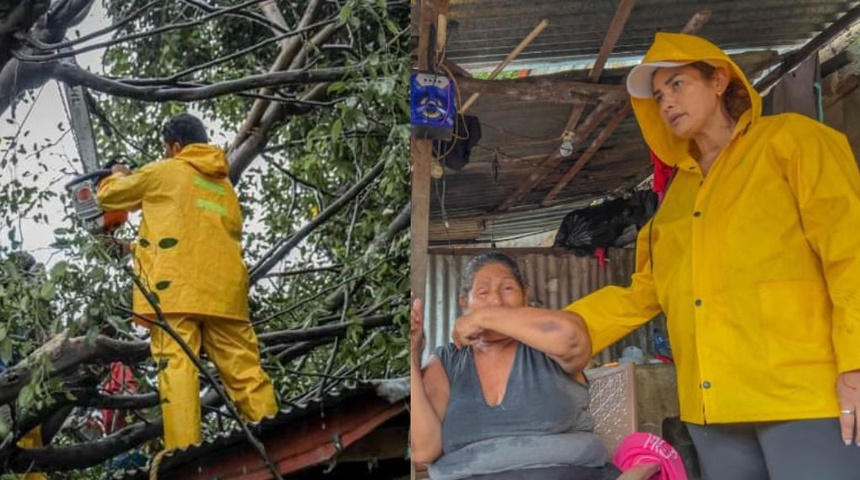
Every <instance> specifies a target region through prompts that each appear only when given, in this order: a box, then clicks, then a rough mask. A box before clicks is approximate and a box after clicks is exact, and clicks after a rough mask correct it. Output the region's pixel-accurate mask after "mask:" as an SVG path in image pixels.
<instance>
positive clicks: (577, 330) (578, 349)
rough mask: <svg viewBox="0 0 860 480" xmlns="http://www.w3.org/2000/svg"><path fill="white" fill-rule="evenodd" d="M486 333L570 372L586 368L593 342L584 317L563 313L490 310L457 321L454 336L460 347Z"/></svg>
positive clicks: (526, 309)
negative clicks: (517, 343) (532, 350)
mask: <svg viewBox="0 0 860 480" xmlns="http://www.w3.org/2000/svg"><path fill="white" fill-rule="evenodd" d="M484 330H491V331H494V332H498V333H500V334H502V335H505V336H508V337H511V338H514V339H516V340H519V341H520V342H522V343H525V344H526V345H528V346H530V347H532V348H535V349H537V350H540V351H542V352H544V353H546V354H547V355H549V356H550V357H551V358H552V359H553V360H555V361H556V362H558V364H559V365H561V368H563V369H564V371H566V372H568V373H577V372H580V371H582V369H583V368H585V365H586V364H588V360H589V358H591V339H590V338H589V336H588V328H587V327H586V326H585V322H584V321H583V319H582V317H580V316H579V315H577V314H576V313H573V312H567V311H564V310H549V309H545V308H533V307H520V308H511V307H487V308H481V309H476V310H474V311H473V312H472V313H470V314H467V315H463V316H462V317H460V318H458V319H457V322H456V324H455V325H454V331H453V333H452V334H451V336H452V337H453V339H454V343H455V344H457V346H458V347H463V346H466V345H472V344H474V343H476V342H477V341H478V340H479V335H480V333H481V332H482V331H484Z"/></svg>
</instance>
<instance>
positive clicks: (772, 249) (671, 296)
mask: <svg viewBox="0 0 860 480" xmlns="http://www.w3.org/2000/svg"><path fill="white" fill-rule="evenodd" d="M694 60H706V61H708V62H709V63H712V64H716V63H719V62H724V63H723V64H724V65H726V66H727V67H730V69H731V72H732V75H733V76H734V77H737V78H739V79H741V80H742V81H743V83H744V85H746V88H747V90H748V92H749V95H750V97H751V100H752V108H751V109H750V110H748V111H747V112H746V113H745V114H744V115H743V116H742V117H741V118H740V119H739V121H738V124H737V127H736V128H735V130H734V133H733V136H732V139H731V141H730V142H729V144H728V145H727V146H726V147H725V149H724V150H723V151H722V152H721V153H720V156H719V157H718V158H717V159H716V160H715V162H714V164H713V165H712V166H711V168H710V170H709V172H708V175H707V177H703V175H702V171H701V170H700V168H699V166H698V164H697V163H696V161H695V160H694V159H693V158H692V157H691V156H690V154H689V153H688V142H687V141H686V140H682V139H680V138H678V137H675V136H674V135H673V134H672V133H671V132H670V130H669V129H668V128H667V127H666V126H665V123H664V122H663V120H662V119H661V118H660V113H659V110H658V106H657V103H656V101H655V100H654V99H651V98H646V99H637V98H634V99H632V102H633V108H634V111H635V113H636V117H637V120H638V122H639V125H640V126H641V128H642V133H643V135H644V137H645V140H646V141H647V143H648V145H649V146H650V147H651V149H652V150H653V151H654V152H655V153H656V154H657V155H658V156H659V157H660V158H661V159H662V160H663V161H665V162H666V163H668V164H670V165H674V166H676V167H677V168H678V170H677V174H676V176H675V179H674V181H673V182H672V184H671V186H670V187H669V190H668V192H667V193H666V197H665V200H664V203H663V204H662V205H661V207H660V209H659V210H658V212H657V214H656V215H655V217H654V219H653V220H652V221H651V222H650V224H649V225H646V226H645V227H644V228H643V229H642V231H641V232H640V234H639V238H638V242H637V250H636V251H637V255H636V272H635V273H634V275H633V278H632V284H631V286H630V287H628V288H620V287H614V286H610V287H606V288H603V289H601V290H599V291H597V292H595V293H593V294H591V295H589V296H587V297H585V298H584V299H581V300H579V301H576V302H574V303H572V304H571V305H569V306H568V307H567V309H568V310H571V311H574V312H577V313H579V314H580V315H582V316H583V317H584V318H585V321H586V323H587V324H588V327H589V331H590V333H591V335H592V339H593V344H594V347H593V350H594V352H595V353H596V352H599V351H600V350H602V349H604V348H606V347H607V346H609V345H610V344H612V343H614V342H615V341H617V340H619V339H620V338H621V337H623V336H624V335H626V334H627V333H629V332H631V331H632V330H634V329H635V328H636V327H638V326H640V325H642V324H644V323H645V322H647V321H648V320H650V319H651V318H652V317H654V316H655V315H657V314H658V313H659V312H660V311H661V310H662V311H663V312H665V314H666V318H667V320H668V330H669V338H670V340H671V342H672V351H673V352H674V355H675V362H676V367H677V373H678V395H679V399H680V405H681V418H682V419H683V420H685V421H688V422H692V423H696V424H704V423H730V422H754V421H770V420H788V419H807V418H824V417H836V416H838V415H839V406H838V404H837V403H838V401H837V397H836V392H835V382H836V376H837V374H838V373H841V372H845V371H850V370H856V369H860V233H858V228H860V174H858V169H857V164H856V162H855V160H854V158H853V155H852V153H851V150H850V149H849V146H848V143H847V141H846V139H845V136H844V135H842V134H841V133H838V132H836V131H835V130H832V129H830V128H828V127H826V126H824V125H822V124H820V123H818V122H816V121H813V120H811V119H809V118H806V117H803V116H800V115H796V114H782V115H774V116H769V117H762V116H761V98H760V97H759V95H758V93H757V92H756V91H755V90H754V89H753V88H752V87H751V86H750V84H749V82H748V81H747V79H746V78H745V77H744V74H743V73H742V72H741V70H740V69H739V68H738V66H737V65H735V64H734V63H733V62H732V61H731V60H730V59H729V57H728V56H727V55H726V54H725V53H723V52H722V51H721V50H720V49H719V48H717V47H716V46H714V45H712V44H710V43H709V42H707V41H704V40H702V39H699V38H696V37H691V36H687V35H682V34H667V33H658V34H657V37H656V39H655V41H654V44H653V45H652V47H651V49H650V50H648V53H647V54H646V55H645V58H644V60H643V62H654V61H694Z"/></svg>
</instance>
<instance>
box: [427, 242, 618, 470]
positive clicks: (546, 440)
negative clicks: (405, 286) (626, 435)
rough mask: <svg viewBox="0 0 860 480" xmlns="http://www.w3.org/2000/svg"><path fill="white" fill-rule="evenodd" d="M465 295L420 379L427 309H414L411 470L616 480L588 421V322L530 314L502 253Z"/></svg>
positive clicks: (469, 282) (474, 266)
mask: <svg viewBox="0 0 860 480" xmlns="http://www.w3.org/2000/svg"><path fill="white" fill-rule="evenodd" d="M462 285H463V293H462V295H461V297H460V306H461V307H462V309H463V313H464V314H463V316H461V317H460V318H458V319H457V321H456V323H455V326H454V331H453V333H452V337H453V340H454V342H453V343H452V344H449V345H445V346H442V347H439V348H437V349H436V350H435V351H434V352H433V354H432V355H431V356H430V359H429V360H428V362H427V364H426V366H425V367H424V369H423V372H422V369H421V359H420V358H421V351H422V350H423V323H424V320H423V308H422V305H421V302H420V301H416V302H414V304H413V308H412V314H411V320H412V323H411V340H412V359H411V360H412V367H411V371H412V378H413V379H415V380H417V381H413V382H412V419H411V420H412V450H411V452H412V459H413V461H415V462H417V463H429V464H430V468H429V473H430V477H431V478H432V479H433V480H459V479H482V478H488V479H489V478H492V479H496V480H504V479H522V480H555V479H577V480H604V479H607V480H608V479H616V478H618V476H619V474H620V472H619V470H618V469H616V468H615V467H614V466H613V465H611V464H606V449H605V447H604V445H603V443H602V441H601V440H600V438H598V436H597V435H595V434H594V433H593V427H594V420H593V418H592V417H591V415H590V414H589V411H588V404H589V395H588V388H587V387H586V385H585V378H584V376H583V374H582V370H583V368H584V367H585V365H586V363H587V362H588V359H589V356H590V355H591V342H590V340H589V337H588V331H587V330H586V327H585V325H584V324H583V322H582V321H581V320H580V319H578V318H577V317H576V316H575V315H570V314H568V313H567V312H564V311H556V310H547V309H541V308H531V307H528V306H527V289H526V287H525V285H524V282H523V278H522V274H521V273H520V270H519V267H518V266H517V264H516V262H515V261H514V260H513V259H511V258H510V257H508V256H507V255H504V254H502V253H499V252H487V253H484V254H482V255H479V256H477V257H475V258H474V259H472V260H471V261H470V262H469V263H468V265H467V266H466V268H465V271H464V275H463V282H462ZM422 380H423V381H422Z"/></svg>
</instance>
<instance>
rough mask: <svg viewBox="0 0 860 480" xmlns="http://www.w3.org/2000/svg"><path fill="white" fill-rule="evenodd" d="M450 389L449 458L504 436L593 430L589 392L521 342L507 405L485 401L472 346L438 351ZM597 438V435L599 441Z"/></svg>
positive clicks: (445, 438)
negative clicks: (467, 447)
mask: <svg viewBox="0 0 860 480" xmlns="http://www.w3.org/2000/svg"><path fill="white" fill-rule="evenodd" d="M433 354H434V355H436V356H437V357H439V360H440V361H441V363H442V367H443V368H444V369H445V373H447V374H448V380H449V383H450V385H451V393H450V397H449V399H448V407H447V409H446V411H445V418H444V419H443V421H442V449H443V452H444V454H449V453H451V452H454V451H456V450H459V449H461V448H463V447H466V446H468V445H472V444H475V443H478V442H482V441H484V440H488V439H493V438H499V437H512V436H513V437H516V436H543V435H553V434H564V433H575V432H592V431H593V430H594V419H593V418H592V416H591V414H590V413H589V411H588V403H589V395H588V388H587V387H586V386H584V385H582V384H580V383H579V382H577V381H575V380H573V379H572V378H571V377H570V374H568V373H567V372H565V371H564V370H562V368H561V366H560V365H559V364H558V363H556V362H555V361H554V360H552V359H551V358H549V357H548V356H547V355H546V354H545V353H543V352H541V351H539V350H535V349H534V348H531V347H529V346H527V345H524V344H522V343H520V344H519V345H517V350H516V353H515V356H514V363H513V366H512V367H511V375H510V377H509V378H508V385H507V389H506V391H505V396H504V399H503V400H502V403H501V404H499V405H497V406H494V407H491V406H489V405H487V403H486V401H485V400H484V394H483V392H482V391H481V383H480V381H479V380H478V371H477V368H476V367H475V358H474V357H473V355H472V349H471V348H462V349H460V350H457V348H456V347H455V346H454V345H453V344H449V345H446V346H441V347H438V348H437V349H436V350H435V351H434V352H433ZM595 438H596V437H595Z"/></svg>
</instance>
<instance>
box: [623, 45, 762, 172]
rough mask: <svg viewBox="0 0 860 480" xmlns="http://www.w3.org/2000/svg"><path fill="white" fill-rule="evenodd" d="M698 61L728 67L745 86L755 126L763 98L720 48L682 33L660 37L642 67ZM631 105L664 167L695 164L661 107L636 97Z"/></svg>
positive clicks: (684, 142) (686, 144) (744, 123)
mask: <svg viewBox="0 0 860 480" xmlns="http://www.w3.org/2000/svg"><path fill="white" fill-rule="evenodd" d="M698 61H703V62H706V63H709V64H711V65H714V66H722V67H725V68H727V69H728V70H729V72H730V73H731V76H732V78H737V79H739V80H740V81H741V82H743V84H744V86H745V87H746V89H747V92H748V93H749V98H750V103H751V104H752V108H751V109H750V111H748V112H747V113H745V114H744V116H743V118H744V119H749V120H750V121H752V122H755V121H756V120H758V118H759V117H761V96H760V95H759V94H758V92H757V91H756V90H755V89H754V88H753V87H752V85H750V83H749V80H747V77H746V75H744V72H743V71H742V70H741V69H740V67H738V66H737V65H736V64H735V62H733V61H732V59H731V58H729V56H728V55H726V53H725V52H723V51H722V50H720V48H719V47H717V46H716V45H714V44H713V43H711V42H709V41H707V40H705V39H703V38H700V37H696V36H693V35H686V34H683V33H662V32H661V33H658V34H657V36H656V37H655V38H654V43H653V44H652V45H651V48H649V49H648V52H647V53H646V54H645V58H643V59H642V65H646V64H648V63H653V62H679V63H692V62H698ZM631 101H632V103H633V112H634V113H635V114H636V119H637V120H638V121H639V125H640V127H641V128H642V135H643V136H644V137H645V141H646V142H647V143H648V146H649V147H650V148H651V150H652V151H653V152H654V153H656V154H657V156H658V157H660V160H662V161H663V163H665V164H667V165H670V166H678V167H681V168H684V167H686V166H690V165H692V164H693V163H695V160H693V158H692V157H691V156H690V155H688V154H687V153H686V152H687V151H688V145H689V140H685V139H683V138H679V137H677V136H675V134H673V133H672V131H671V130H669V127H668V126H666V122H665V121H663V118H662V117H661V116H660V107H659V106H658V105H657V101H656V100H654V98H635V97H633V98H632V99H631ZM747 123H748V122H746V121H739V122H738V125H746V124H747Z"/></svg>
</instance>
